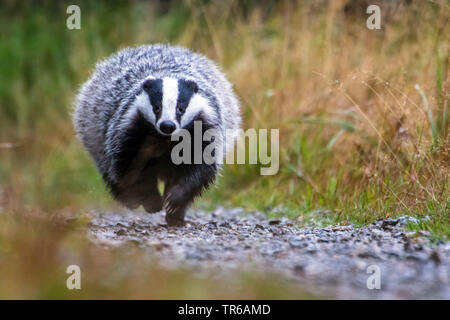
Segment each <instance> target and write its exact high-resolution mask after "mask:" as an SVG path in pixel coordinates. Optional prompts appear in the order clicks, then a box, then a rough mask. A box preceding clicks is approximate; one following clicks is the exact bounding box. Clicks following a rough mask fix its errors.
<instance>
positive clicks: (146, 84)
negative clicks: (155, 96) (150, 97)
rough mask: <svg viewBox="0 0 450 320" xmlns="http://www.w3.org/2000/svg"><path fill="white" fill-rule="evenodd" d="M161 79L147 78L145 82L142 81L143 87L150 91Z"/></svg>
mask: <svg viewBox="0 0 450 320" xmlns="http://www.w3.org/2000/svg"><path fill="white" fill-rule="evenodd" d="M159 81H160V80H159V79H155V78H148V79H145V80H144V82H143V83H142V89H144V90H145V91H147V92H149V91H150V90H151V89H152V88H154V87H155V85H156V84H157V83H158V82H159Z"/></svg>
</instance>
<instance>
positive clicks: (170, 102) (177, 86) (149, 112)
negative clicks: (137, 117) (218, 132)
mask: <svg viewBox="0 0 450 320" xmlns="http://www.w3.org/2000/svg"><path fill="white" fill-rule="evenodd" d="M142 88H143V90H142V92H141V93H140V94H139V95H138V96H137V97H136V100H135V102H134V104H133V105H132V106H131V108H130V110H129V111H130V112H133V109H138V110H140V111H141V112H142V114H143V115H144V117H145V118H146V119H147V120H148V121H149V122H151V123H152V124H153V125H154V127H155V129H156V130H157V131H158V132H159V133H160V134H161V135H165V136H170V135H172V134H175V133H176V132H177V131H178V130H179V129H182V128H185V127H186V126H188V125H189V124H190V123H191V122H192V121H193V120H194V119H195V118H196V117H197V115H198V114H199V113H201V112H204V113H205V114H208V113H211V111H212V110H211V107H210V106H209V104H208V100H207V99H205V98H204V97H202V96H201V95H200V94H199V92H198V86H197V84H196V83H195V82H194V81H192V80H186V79H175V78H162V79H155V78H148V79H146V80H145V81H144V82H143V84H142Z"/></svg>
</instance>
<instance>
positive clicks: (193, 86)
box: [186, 80, 198, 93]
mask: <svg viewBox="0 0 450 320" xmlns="http://www.w3.org/2000/svg"><path fill="white" fill-rule="evenodd" d="M186 85H187V86H188V87H189V88H191V89H192V91H194V93H197V92H198V85H197V82H195V81H194V80H186Z"/></svg>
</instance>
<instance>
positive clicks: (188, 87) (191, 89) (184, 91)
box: [176, 79, 198, 123]
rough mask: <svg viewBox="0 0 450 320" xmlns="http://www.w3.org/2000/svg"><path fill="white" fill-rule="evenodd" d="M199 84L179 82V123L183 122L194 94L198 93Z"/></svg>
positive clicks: (177, 117)
mask: <svg viewBox="0 0 450 320" xmlns="http://www.w3.org/2000/svg"><path fill="white" fill-rule="evenodd" d="M197 90H198V89H197V84H196V83H195V82H194V81H191V80H184V79H179V80H178V100H177V110H176V119H177V121H178V123H180V121H181V117H182V116H183V114H184V112H185V111H186V108H187V107H188V105H189V101H190V100H191V97H192V95H193V94H194V93H196V92H197Z"/></svg>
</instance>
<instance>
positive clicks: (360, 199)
mask: <svg viewBox="0 0 450 320" xmlns="http://www.w3.org/2000/svg"><path fill="white" fill-rule="evenodd" d="M373 2H374V3H379V4H380V6H381V16H382V29H381V30H369V29H367V28H366V18H367V15H366V14H365V10H361V8H363V9H364V4H365V1H362V0H361V1H345V0H342V1H326V0H321V1H301V2H300V1H299V2H298V3H297V2H295V1H280V2H278V1H268V2H264V3H260V2H258V1H230V2H228V1H183V2H176V1H170V2H164V3H163V4H159V2H149V3H147V2H143V1H142V2H141V1H111V2H106V1H102V2H100V1H98V2H97V1H96V2H91V1H84V2H83V1H82V2H77V1H71V2H70V3H69V2H64V1H61V2H53V1H36V2H28V4H27V5H24V4H22V3H20V2H19V1H2V2H1V4H0V30H2V31H1V34H0V36H1V38H0V66H1V71H0V211H1V212H2V213H4V214H2V215H0V270H1V271H2V272H1V273H0V274H2V276H1V277H0V279H1V281H0V288H1V289H0V297H2V298H7V297H28V298H32V297H39V298H48V297H50V298H51V297H68V295H69V296H72V295H70V294H72V293H70V294H69V293H68V292H67V290H66V289H65V288H64V287H61V288H60V286H61V283H59V282H58V284H56V282H54V281H57V280H50V279H53V278H52V276H53V275H55V274H62V275H61V277H63V278H64V277H65V273H64V272H65V269H63V268H65V267H62V266H63V265H66V264H64V263H63V262H61V260H62V261H66V260H67V261H69V260H71V259H69V258H74V257H75V258H79V259H81V260H82V261H83V262H84V264H85V265H86V268H90V270H100V269H101V270H103V272H104V273H107V274H109V275H111V277H112V278H111V279H116V280H114V281H116V282H114V283H112V284H111V283H109V284H101V285H99V284H98V282H96V280H98V279H96V278H95V277H94V276H93V277H94V278H91V279H89V281H90V282H92V283H95V284H96V285H98V286H99V287H98V290H97V291H95V292H94V293H92V291H91V293H90V294H89V293H88V294H87V295H86V292H85V293H83V294H84V295H81V296H80V297H95V296H97V297H102V296H105V297H111V296H113V297H128V298H132V297H135V298H136V297H138V298H139V297H152V298H156V297H178V298H183V297H194V298H201V297H203V298H205V297H211V298H212V297H228V298H230V297H246V298H261V297H272V298H273V297H288V296H290V297H304V296H305V295H304V294H303V292H300V293H299V292H298V291H296V292H294V293H292V292H291V291H289V290H287V289H286V290H287V291H285V289H282V290H272V289H269V288H270V286H272V285H273V283H275V282H270V283H268V284H267V286H266V284H265V282H264V283H262V284H260V283H259V282H256V281H250V282H248V281H247V280H243V282H239V283H240V284H241V286H242V284H243V283H245V286H244V287H240V286H239V285H229V286H228V287H226V286H225V287H224V288H223V290H222V291H220V292H222V293H223V294H221V295H218V293H217V292H218V291H217V287H216V286H217V283H216V282H213V283H211V282H208V281H209V280H204V282H198V281H200V280H198V279H197V280H195V279H194V280H192V279H191V278H190V277H189V276H187V275H185V274H183V273H182V272H180V273H178V272H175V274H172V273H171V272H168V271H162V270H156V269H152V268H153V267H148V264H147V263H145V262H143V261H142V260H143V259H144V260H145V257H144V256H143V255H142V253H141V252H139V250H137V249H132V250H130V252H128V253H127V256H126V257H124V256H123V255H124V254H125V253H124V252H119V253H116V252H109V251H107V252H105V251H102V250H100V249H98V248H92V246H90V245H89V244H88V243H86V242H85V240H82V239H81V238H80V235H79V232H77V230H78V228H79V226H80V225H81V226H82V225H83V223H86V222H85V221H84V220H83V219H82V218H80V217H83V215H84V213H85V212H87V211H89V210H92V209H97V210H106V209H111V208H115V207H116V206H117V205H116V204H115V203H114V202H113V201H111V199H110V197H109V195H108V193H107V192H106V190H105V188H104V186H103V184H102V181H101V178H100V175H99V174H98V173H97V171H96V169H95V167H94V165H93V164H92V162H91V161H90V159H89V158H88V156H87V155H86V154H85V152H84V151H83V149H82V148H81V146H80V144H79V143H78V142H77V140H76V139H75V136H74V132H73V129H72V125H71V110H72V107H73V100H74V97H75V95H76V92H77V89H78V88H79V86H80V85H81V84H82V83H83V82H84V81H85V80H86V79H87V78H88V77H89V74H90V71H91V70H92V67H93V66H94V65H95V63H96V62H97V61H98V60H99V59H102V58H105V57H107V56H108V55H109V54H111V53H113V52H115V51H116V50H118V49H120V48H124V47H127V46H136V45H140V44H148V43H157V42H164V43H166V42H169V43H172V44H178V45H182V46H185V47H188V48H191V49H193V50H195V51H198V52H201V53H203V54H205V55H207V56H208V57H209V58H211V59H213V60H215V61H216V62H217V63H218V64H219V65H221V66H222V67H223V69H224V71H225V72H226V74H227V76H228V78H229V79H230V81H232V82H233V83H234V87H235V90H236V92H237V94H238V96H239V98H240V100H241V103H242V115H243V118H244V127H245V128H279V129H280V151H281V158H280V172H279V173H278V175H276V176H267V177H263V176H260V175H259V168H258V167H257V166H250V165H248V166H227V167H226V168H225V170H224V172H223V175H222V177H221V178H220V179H219V181H218V184H217V186H216V187H215V188H213V189H212V190H210V191H209V192H208V193H207V194H206V195H205V196H204V197H203V198H202V199H200V200H199V201H198V202H197V204H196V205H197V206H199V207H204V208H211V209H212V208H214V207H215V206H217V205H222V206H242V207H244V208H246V209H248V210H261V211H264V212H266V213H267V214H268V215H274V216H279V215H281V216H289V217H290V218H294V219H298V221H299V225H305V224H310V223H319V224H330V223H349V222H350V223H355V224H358V225H362V224H365V223H370V222H372V221H373V220H375V219H377V218H380V217H385V216H391V217H394V216H399V215H404V214H409V215H414V216H416V217H425V216H428V217H429V219H428V220H427V221H426V222H423V223H421V224H420V225H417V226H410V227H411V228H420V229H422V230H423V229H425V230H429V231H431V232H432V234H433V236H434V237H435V238H436V239H442V240H445V239H447V240H448V237H449V236H450V221H449V220H450V218H449V211H450V209H449V206H450V197H449V182H448V178H449V173H450V170H449V168H450V166H449V163H450V153H449V151H450V135H449V115H448V109H449V107H450V106H449V105H450V78H449V61H450V55H449V52H450V41H449V37H448V35H449V34H450V25H449V18H450V3H449V2H448V1H443V0H442V1H433V2H431V1H401V0H399V1H391V2H390V3H391V4H392V3H394V4H396V5H395V6H392V5H387V4H386V3H387V2H389V1H373ZM75 3H78V4H79V6H80V8H81V30H68V29H67V28H66V18H67V16H68V15H67V14H66V8H67V6H68V5H69V4H75ZM63 217H72V218H73V217H75V220H76V221H75V222H73V223H71V224H69V226H67V225H66V222H63V221H65V220H64V219H63ZM83 221H84V222H83ZM53 226H54V227H53ZM127 251H128V250H127ZM66 255H68V256H69V258H68V257H67V256H66ZM71 255H73V256H71ZM61 256H64V258H63V259H61ZM72 260H73V259H72ZM75 260H76V259H75ZM5 261H8V263H5ZM124 261H125V262H124ZM124 263H125V264H124ZM119 265H120V266H119ZM127 266H128V269H127ZM138 266H139V267H138ZM122 267H123V268H124V269H127V270H129V269H132V268H135V269H134V271H135V272H136V273H137V274H139V275H141V276H136V277H133V276H130V275H129V274H127V276H124V275H123V274H120V272H121V271H120V269H121V268H122ZM147 267H148V268H147ZM4 268H6V269H5V270H4ZM12 269H14V271H12ZM118 270H119V271H118ZM6 274H8V275H9V276H8V277H7V278H8V279H3V278H4V277H5V275H6ZM92 274H94V275H95V276H96V277H100V273H99V271H96V273H95V272H94V273H91V275H92ZM103 275H104V274H103ZM151 275H153V276H154V277H153V278H155V279H157V280H151V281H153V282H151V281H150V280H148V281H150V282H151V283H150V282H146V281H143V282H140V280H139V279H143V278H145V279H149V278H152V276H151ZM114 277H115V278H114ZM244 277H245V276H244ZM58 279H59V278H58ZM161 279H166V280H167V282H164V281H166V280H161ZM180 279H186V280H184V281H185V282H186V283H183V285H182V286H181V287H183V288H184V287H185V288H186V289H176V287H178V284H179V281H181V280H180ZM58 281H59V280H58ZM158 281H160V282H158ZM202 281H203V280H202ZM246 281H247V282H246ZM157 282H158V283H157ZM172 282H173V284H172V285H171V283H172ZM182 282H183V281H182ZM250 283H252V284H250ZM171 286H173V287H171ZM219 286H221V285H220V284H219ZM149 287H156V288H159V289H161V288H164V290H166V291H164V290H162V289H161V290H162V291H161V290H159V291H158V292H154V291H151V290H150V291H149V290H147V289H146V288H149ZM211 287H213V288H211ZM5 288H6V289H5ZM114 288H116V289H117V288H123V290H120V291H121V293H118V292H117V290H115V291H114ZM243 288H246V289H243ZM172 289H174V290H172ZM171 290H172V291H171ZM177 290H178V291H177ZM183 290H184V291H183ZM112 292H114V293H112ZM212 292H216V293H215V294H213V293H212ZM280 292H285V294H288V293H289V295H288V296H284V295H282V294H281V293H280ZM175 293H176V294H175Z"/></svg>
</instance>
